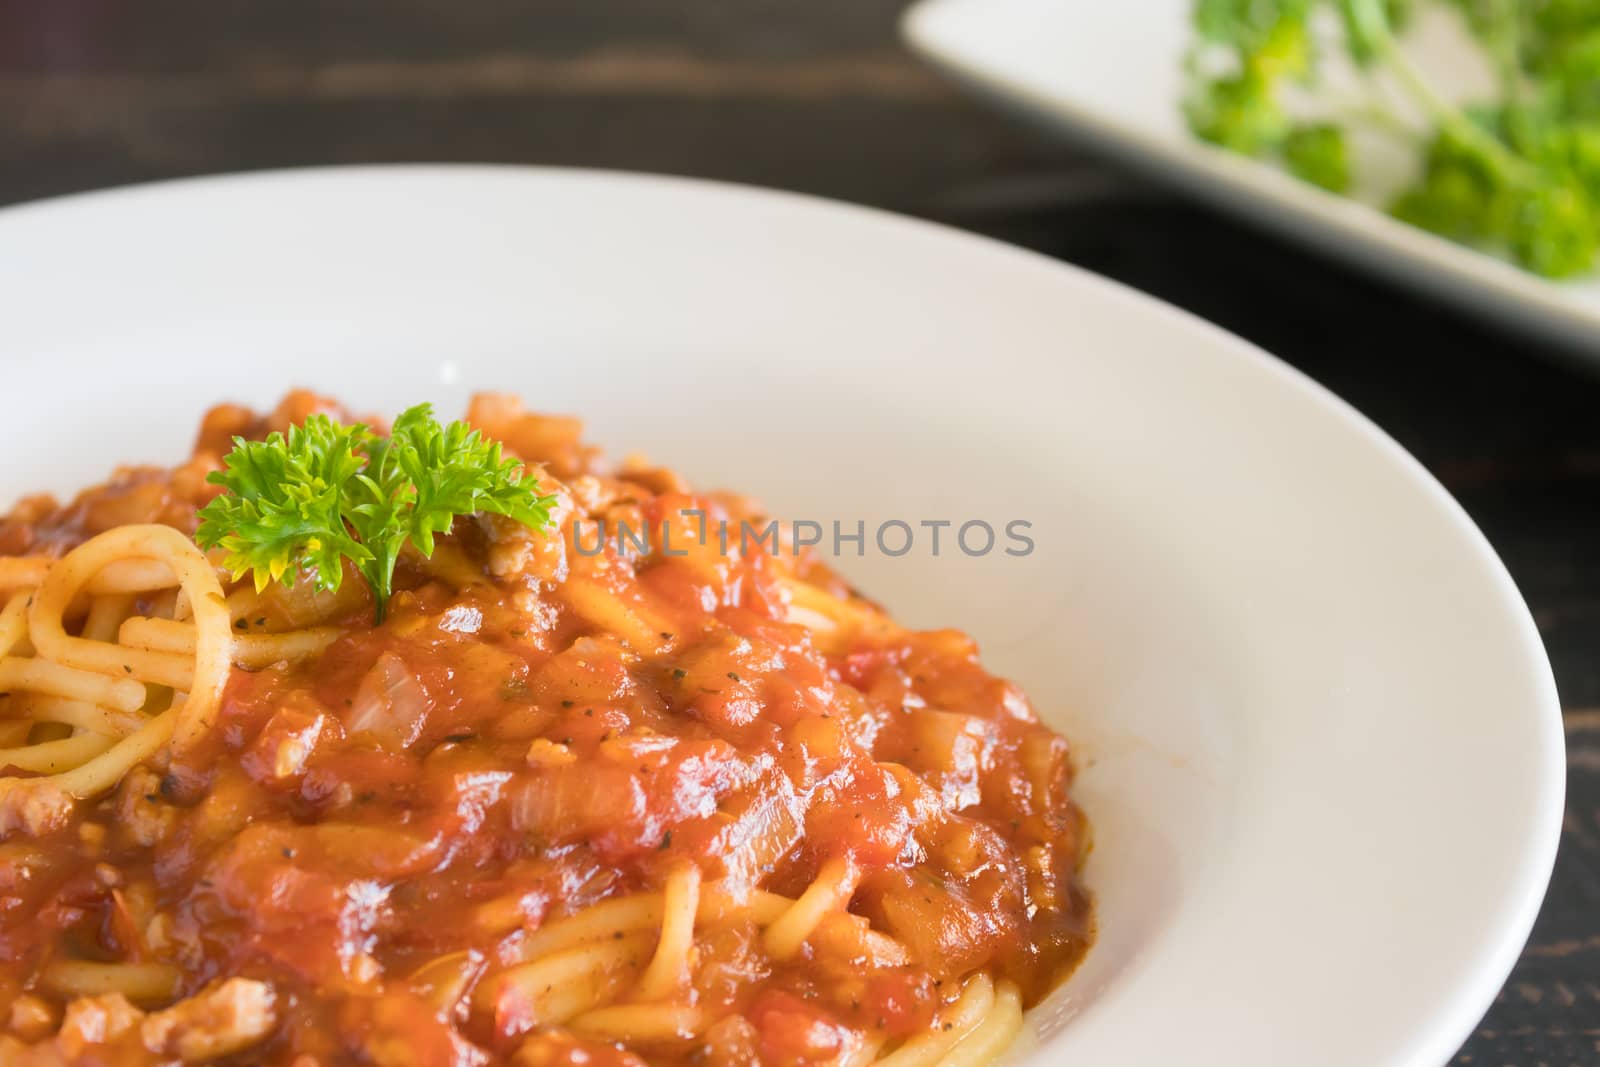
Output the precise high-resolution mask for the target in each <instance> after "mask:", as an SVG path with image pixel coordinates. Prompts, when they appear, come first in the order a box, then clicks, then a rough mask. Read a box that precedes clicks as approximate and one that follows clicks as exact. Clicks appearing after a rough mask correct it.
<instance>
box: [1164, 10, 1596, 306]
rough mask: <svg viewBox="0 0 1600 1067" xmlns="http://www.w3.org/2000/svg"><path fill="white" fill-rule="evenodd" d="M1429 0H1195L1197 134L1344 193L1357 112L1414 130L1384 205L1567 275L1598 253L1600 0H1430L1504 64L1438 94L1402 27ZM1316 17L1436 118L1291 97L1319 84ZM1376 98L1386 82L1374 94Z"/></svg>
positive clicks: (1372, 123)
mask: <svg viewBox="0 0 1600 1067" xmlns="http://www.w3.org/2000/svg"><path fill="white" fill-rule="evenodd" d="M1426 6H1430V2H1429V0H1196V3H1195V7H1194V12H1193V19H1194V30H1195V40H1194V45H1193V46H1192V47H1191V49H1190V51H1189V55H1188V58H1187V69H1188V79H1189V87H1188V94H1187V98H1186V100H1185V103H1184V111H1185V117H1186V118H1187V119H1188V122H1189V126H1190V128H1191V129H1192V130H1193V131H1194V133H1195V134H1196V135H1197V136H1199V137H1201V138H1202V139H1204V140H1206V141H1209V142H1211V143H1213V144H1216V145H1220V146H1222V147H1224V148H1227V149H1230V150H1232V151H1235V152H1239V153H1242V154H1244V155H1248V156H1252V157H1256V158H1260V159H1269V160H1274V161H1277V162H1279V163H1281V164H1282V165H1283V166H1285V167H1286V168H1287V169H1288V170H1289V171H1290V172H1291V173H1293V174H1295V175H1296V176H1298V177H1300V178H1302V179H1304V180H1306V181H1308V182H1311V183H1313V184H1315V185H1318V186H1321V187H1322V188H1324V189H1327V190H1330V191H1332V192H1336V193H1347V192H1349V191H1350V188H1351V184H1352V169H1353V168H1352V161H1351V152H1350V135H1351V133H1352V132H1353V130H1354V129H1355V127H1356V126H1357V125H1358V124H1364V125H1366V126H1369V127H1371V128H1375V129H1378V130H1382V131H1385V132H1389V133H1395V134H1397V135H1399V136H1404V137H1406V138H1407V139H1408V140H1410V141H1413V142H1415V145H1416V151H1417V155H1418V164H1419V166H1418V170H1419V173H1418V176H1417V177H1416V179H1415V180H1414V181H1412V182H1411V183H1410V184H1409V185H1408V186H1407V187H1406V188H1404V189H1402V190H1401V191H1400V193H1399V194H1398V195H1397V196H1396V197H1395V198H1394V200H1393V202H1392V203H1391V204H1390V205H1389V209H1390V211H1391V212H1392V213H1393V214H1394V216H1395V217H1396V218H1399V219H1401V220H1403V221H1405V222H1408V223H1411V224H1412V225H1414V226H1418V227H1421V228H1422V229H1425V230H1429V231H1432V232H1434V233H1437V234H1440V235H1442V236H1444V237H1448V238H1450V239H1451V240H1454V241H1457V242H1460V243H1462V244H1465V245H1470V246H1472V247H1475V248H1479V249H1483V250H1486V251H1491V252H1496V253H1499V254H1502V255H1505V256H1508V257H1510V258H1511V259H1513V260H1514V261H1515V262H1517V263H1519V264H1521V265H1522V266H1523V267H1525V268H1527V269H1528V270H1530V271H1533V272H1534V273H1536V274H1540V275H1543V276H1545V277H1549V278H1568V277H1572V276H1575V275H1580V274H1584V273H1587V272H1589V271H1591V270H1593V269H1594V267H1595V263H1596V257H1597V253H1600V0H1431V6H1436V7H1445V8H1450V9H1453V10H1454V11H1455V13H1456V14H1458V15H1459V16H1460V17H1461V18H1462V19H1464V21H1465V24H1466V26H1467V27H1468V29H1469V30H1470V31H1471V34H1472V36H1473V38H1474V39H1475V40H1476V41H1477V43H1478V44H1479V46H1480V47H1481V48H1482V49H1483V51H1484V54H1485V56H1486V57H1487V59H1488V60H1489V61H1490V63H1491V65H1492V66H1493V68H1494V70H1495V71H1496V75H1497V79H1496V80H1497V85H1498V89H1497V92H1496V94H1495V96H1494V97H1493V98H1492V99H1487V100H1483V101H1478V102H1475V103H1473V104H1472V105H1471V106H1467V107H1460V106H1457V105H1455V104H1452V103H1450V102H1448V101H1446V100H1445V99H1443V98H1442V97H1441V96H1440V95H1439V93H1438V92H1436V91H1435V89H1434V88H1433V87H1432V86H1431V85H1430V84H1429V83H1428V82H1427V80H1426V79H1425V78H1424V77H1423V76H1422V74H1420V73H1419V72H1418V71H1417V70H1416V68H1415V66H1414V65H1413V64H1412V62H1411V61H1410V59H1408V57H1407V56H1406V53H1405V51H1404V49H1403V48H1402V46H1401V43H1400V35H1401V34H1402V32H1403V31H1404V29H1405V27H1406V25H1407V23H1408V22H1409V21H1410V20H1411V19H1412V18H1414V17H1415V16H1416V14H1417V11H1418V10H1419V9H1421V8H1423V7H1426ZM1319 20H1325V21H1326V22H1328V23H1336V24H1337V25H1338V26H1339V27H1340V30H1341V32H1340V33H1339V34H1338V38H1337V41H1338V43H1337V44H1336V45H1333V46H1331V47H1337V48H1339V49H1342V50H1343V51H1344V52H1345V53H1346V54H1347V55H1348V57H1349V59H1350V60H1351V62H1352V63H1354V64H1355V66H1356V67H1357V68H1358V70H1360V71H1362V72H1363V73H1364V74H1365V75H1367V76H1369V77H1373V76H1376V75H1378V74H1380V73H1382V74H1386V75H1387V76H1388V80H1389V81H1390V82H1391V83H1392V84H1394V85H1397V86H1398V87H1399V88H1400V89H1401V90H1402V91H1403V93H1404V94H1405V95H1406V96H1407V97H1408V98H1409V99H1410V101H1411V103H1412V104H1413V105H1414V106H1415V107H1416V109H1417V110H1418V111H1419V112H1420V113H1421V114H1422V115H1423V116H1425V118H1426V126H1425V128H1424V129H1423V130H1422V131H1421V133H1420V135H1419V134H1417V133H1413V132H1411V131H1410V130H1408V128H1407V125H1406V123H1405V122H1404V121H1403V119H1402V117H1401V116H1399V115H1397V114H1395V113H1394V112H1393V110H1392V108H1390V107H1389V106H1388V105H1386V104H1382V103H1378V104H1375V105H1374V106H1373V107H1371V108H1367V109H1363V110H1362V111H1361V112H1359V113H1357V114H1353V115H1351V116H1348V117H1345V118H1341V119H1336V120H1328V119H1326V118H1322V119H1318V120H1316V121H1303V120H1299V119H1297V118H1295V117H1294V116H1293V115H1292V114H1291V109H1290V108H1288V107H1287V106H1286V104H1285V98H1286V97H1287V96H1288V95H1290V94H1291V93H1293V92H1300V93H1307V92H1309V93H1312V94H1314V93H1315V92H1316V90H1317V88H1318V84H1319V73H1320V67H1321V64H1322V61H1323V60H1324V59H1325V56H1324V55H1323V52H1324V51H1325V50H1326V49H1327V48H1328V47H1330V45H1329V44H1328V43H1326V42H1325V41H1323V40H1322V39H1321V35H1319V34H1317V33H1316V32H1314V28H1315V26H1316V25H1317V24H1318V21H1319ZM1373 97H1374V99H1375V100H1381V99H1382V98H1381V96H1380V95H1379V94H1373Z"/></svg>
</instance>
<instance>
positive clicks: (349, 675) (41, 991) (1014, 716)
mask: <svg viewBox="0 0 1600 1067" xmlns="http://www.w3.org/2000/svg"><path fill="white" fill-rule="evenodd" d="M328 411H337V408H336V407H335V406H334V405H332V404H331V402H329V401H326V400H324V399H322V398H319V397H315V396H312V395H310V394H305V393H296V394H291V395H290V397H289V398H287V399H286V400H285V401H284V403H283V404H282V405H280V407H279V408H278V409H277V410H276V411H274V412H272V413H270V414H269V415H267V416H265V417H257V416H255V415H252V414H251V413H249V412H246V411H244V410H243V409H239V408H234V407H223V408H219V409H216V410H215V411H213V412H212V413H211V414H210V415H208V416H207V418H206V421H205V423H204V424H203V426H202V429H201V434H200V439H199V442H198V444H197V447H196V451H195V455H194V458H193V459H192V460H191V461H190V462H189V463H187V464H185V465H184V466H182V467H179V468H177V469H176V470H173V471H161V470H154V469H126V470H122V471H119V472H118V474H117V476H116V477H115V478H114V479H113V480H112V481H111V482H110V483H108V484H107V485H105V486H102V487H99V488H97V489H93V490H90V491H88V492H87V493H85V494H83V495H82V496H80V497H79V498H78V499H77V500H75V501H73V502H72V503H71V504H69V505H65V506H60V505H56V504H54V503H53V502H50V501H47V500H43V499H40V498H33V499H31V500H29V501H25V502H24V503H23V505H21V506H19V508H18V509H17V510H16V511H15V512H14V513H13V514H12V515H11V516H10V517H7V518H4V519H0V1028H3V1031H4V1032H3V1033H0V1062H4V1063H6V1064H17V1065H24V1067H26V1065H34V1064H38V1065H52V1067H55V1065H61V1064H75V1063H94V1064H107V1065H126V1067H145V1065H154V1064H168V1063H173V1062H183V1063H212V1062H219V1061H220V1062H225V1063H251V1064H263V1065H271V1067H278V1065H282V1067H335V1065H339V1064H345V1063H353V1062H363V1063H375V1064H381V1065H392V1067H403V1065H408V1064H414V1065H418V1067H422V1065H433V1064H441V1065H443V1064H448V1065H456V1067H489V1065H499V1064H508V1065H512V1067H569V1065H570V1067H576V1065H579V1064H593V1065H599V1067H645V1065H661V1067H678V1065H688V1064H697V1065H698V1064H703V1065H706V1067H740V1065H746V1064H760V1065H764V1067H857V1065H865V1064H870V1063H879V1064H884V1065H888V1067H935V1065H943V1067H970V1065H976V1064H980V1063H987V1062H990V1061H991V1060H992V1059H994V1058H995V1057H996V1056H998V1055H999V1054H1000V1053H1001V1052H1002V1051H1003V1050H1004V1049H1005V1048H1006V1047H1007V1046H1008V1045H1009V1043H1010V1042H1011V1040H1012V1038H1013V1037H1014V1036H1015V1035H1016V1033H1017V1032H1018V1031H1019V1030H1020V1028H1021V1027H1022V1010H1023V1007H1024V1006H1025V1005H1029V1004H1032V1003H1034V1002H1035V1001H1037V1000H1038V999H1039V998H1040V997H1042V996H1043V995H1044V994H1045V993H1047V992H1048V991H1049V990H1050V989H1051V988H1052V987H1053V986H1054V985H1055V984H1056V983H1057V982H1059V981H1060V980H1061V978H1062V977H1063V976H1064V975H1065V974H1066V973H1067V972H1068V971H1069V970H1070V969H1071V968H1072V966H1074V965H1075V964H1076V962H1077V961H1078V959H1079V958H1080V957H1081V955H1082V954H1083V952H1084V951H1085V950H1086V948H1087V946H1088V943H1089V938H1090V908H1089V902H1088V899H1087V897H1086V895H1085V894H1084V892H1083V891H1082V889H1081V888H1080V887H1079V884H1078V881H1077V867H1078V864H1079V861H1080V859H1081V854H1082V849H1083V838H1084V829H1083V821H1082V818H1081V816H1080V815H1079V813H1078V810H1077V808H1076V807H1075V806H1074V805H1073V804H1072V801H1071V799H1070V796H1069V794H1068V786H1069V784H1070V768H1069V764H1068V758H1067V756H1068V752H1067V747H1066V744H1065V742H1063V741H1062V739H1061V738H1060V737H1058V736H1056V735H1055V734H1053V733H1052V732H1051V731H1049V730H1048V729H1047V728H1046V727H1044V726H1043V725H1041V724H1040V723H1039V721H1038V720H1037V718H1036V716H1035V715H1034V713H1033V711H1032V709H1031V708H1030V707H1029V705H1028V703H1027V701H1026V699H1025V698H1024V697H1023V696H1022V695H1021V693H1020V692H1018V691H1017V690H1016V688H1015V687H1014V686H1012V685H1010V684H1009V683H1006V682H1004V681H1002V680H1000V679H997V678H994V677H993V676H991V675H989V674H987V673H986V672H985V671H984V670H983V669H982V667H981V666H980V665H979V663H978V660H977V656H976V650H975V648H974V646H973V645H972V643H971V642H970V641H969V640H968V639H967V638H965V637H964V636H962V635H960V634H959V633H956V632H954V631H933V632H912V631H907V630H905V629H903V628H901V627H899V626H897V625H896V624H895V623H894V622H893V621H892V620H891V619H890V618H889V617H888V616H887V615H885V614H884V613H883V612H882V611H880V610H879V609H878V608H877V607H876V606H875V605H873V604H871V603H870V602H868V601H866V600H865V599H863V598H861V597H860V596H859V595H857V594H856V593H854V592H853V591H851V590H850V589H849V588H848V587H846V586H845V585H844V584H843V583H842V582H841V581H840V580H839V579H838V578H836V577H835V576H833V575H832V574H831V573H830V572H829V571H828V570H827V569H826V568H825V567H824V566H823V565H822V564H821V563H820V562H818V561H817V560H816V559H814V558H812V557H811V556H809V555H807V554H805V553H800V554H794V553H785V552H782V551H772V550H770V546H767V548H766V549H764V548H763V546H762V545H761V544H760V543H758V544H757V545H754V546H751V545H717V544H715V543H714V542H713V543H712V544H710V545H707V544H706V543H705V541H704V540H703V539H697V538H696V537H694V535H693V529H692V525H691V523H690V521H689V520H688V519H687V518H686V516H690V515H694V516H698V522H699V523H700V524H701V525H700V528H701V529H702V530H703V529H704V528H705V526H704V524H705V523H706V522H708V521H712V522H715V521H719V520H731V521H734V522H738V521H741V520H744V519H750V520H758V519H761V520H764V516H762V515H760V513H759V511H758V510H757V509H756V508H755V507H754V505H752V504H750V503H749V502H747V501H745V500H743V499H742V498H737V497H733V496H729V495H723V494H696V493H692V492H690V491H688V490H687V488H686V487H685V486H684V484H683V482H682V481H681V479H679V478H678V477H677V476H676V475H674V474H672V473H671V472H667V471H663V470H660V469H656V468H651V467H648V466H646V465H644V464H642V463H638V462H630V463H626V464H624V465H622V466H621V467H620V468H614V469H611V468H606V467H604V466H603V465H602V464H601V461H600V460H599V458H598V455H597V453H596V452H595V451H594V450H593V449H591V448H589V447H588V446H586V445H584V444H583V443H582V442H581V439H580V438H579V437H578V427H577V424H576V423H574V422H573V421H572V420H568V419H556V418H549V417H543V416H537V415H532V414H529V413H526V412H524V411H523V410H522V409H521V408H520V406H519V405H517V404H516V403H515V402H514V401H512V400H510V399H509V398H505V397H495V396H486V397H479V398H477V399H476V400H475V401H474V403H473V407H472V410H471V411H470V413H469V419H470V420H471V421H472V422H473V423H474V424H475V425H477V426H478V427H479V428H481V429H482V430H483V431H484V432H485V433H486V434H488V435H489V436H491V437H494V438H496V439H499V440H501V441H503V442H504V443H505V445H506V447H507V449H508V450H509V451H510V452H512V453H514V454H515V455H517V456H519V457H521V459H522V460H523V461H524V462H526V463H528V464H530V465H532V466H533V467H534V468H535V470H536V471H537V472H538V473H539V482H540V486H541V491H546V492H553V493H554V494H555V498H556V505H555V510H554V516H555V519H556V522H557V528H556V529H555V530H552V531H549V532H540V531H536V530H532V529H529V528H527V527H523V526H520V525H519V524H517V523H515V522H512V521H510V520H507V519H504V518H501V517H498V516H477V517H476V518H474V519H464V520H460V521H458V522H457V523H456V525H455V528H454V529H453V530H451V531H450V532H449V533H448V535H446V536H444V537H442V538H441V539H440V540H439V543H438V546H437V551H435V552H434V553H433V555H432V556H431V557H430V558H423V557H422V556H420V555H417V554H415V553H413V552H408V553H407V554H404V555H402V557H401V558H400V561H399V567H398V571H397V573H396V580H395V589H396V590H397V591H396V593H395V594H394V596H393V599H392V601H391V603H390V605H389V611H388V616H387V618H386V620H385V621H384V622H383V623H382V624H381V625H373V623H372V602H371V600H370V599H369V597H368V594H367V592H366V591H365V590H363V589H362V587H361V585H360V584H359V582H356V581H346V582H345V583H343V585H342V586H341V587H340V589H339V591H338V592H336V593H331V592H325V591H318V590H316V589H315V588H313V587H312V586H311V584H310V583H309V582H307V581H305V580H301V581H299V582H297V583H296V584H294V585H292V586H288V587H285V586H278V585H274V586H271V587H268V588H267V589H265V590H263V591H260V592H258V591H257V590H256V589H255V588H254V586H253V585H252V584H250V583H249V582H248V581H246V582H243V583H235V582H233V581H231V580H230V578H229V577H228V575H227V573H226V572H225V571H223V570H221V569H219V564H220V560H219V559H218V558H216V557H213V556H208V555H207V554H206V553H204V552H202V551H201V550H200V549H199V548H198V547H196V545H195V543H194V541H193V540H192V539H191V535H192V532H193V529H194V521H195V520H194V514H195V511H196V509H197V508H198V507H200V506H201V505H203V504H204V503H205V502H206V500H207V499H208V498H209V496H210V494H211V493H213V492H214V491H215V490H214V489H208V488H207V487H206V484H205V481H204V474H205V472H206V471H208V470H212V469H215V468H216V467H217V466H218V464H219V462H220V455H221V454H222V453H223V452H224V451H226V449H227V447H228V446H227V442H228V441H229V439H230V438H231V437H232V436H233V435H243V436H246V437H259V436H261V435H264V434H265V433H267V432H268V431H270V430H274V429H283V428H284V427H285V426H287V425H289V424H291V423H295V422H298V421H299V420H301V419H303V418H305V417H306V416H307V415H309V414H311V413H313V412H328ZM619 524H626V525H628V526H629V527H631V528H632V529H635V530H646V531H650V532H651V533H652V534H653V536H650V537H647V538H643V539H641V540H640V542H637V543H632V544H629V543H622V542H618V543H607V544H604V545H601V546H599V547H598V548H596V546H595V545H590V544H586V543H585V544H581V545H580V544H578V543H577V542H576V541H575V538H577V537H578V536H579V535H578V533H577V531H578V530H579V528H580V526H582V528H583V529H584V530H585V531H586V532H585V533H584V534H583V535H582V536H583V537H584V538H585V539H586V540H592V539H593V536H594V535H593V532H592V531H593V530H595V529H596V528H597V527H598V528H601V529H604V528H606V527H607V526H608V525H609V526H610V528H612V529H615V528H617V526H618V525H619ZM580 549H581V550H580Z"/></svg>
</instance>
